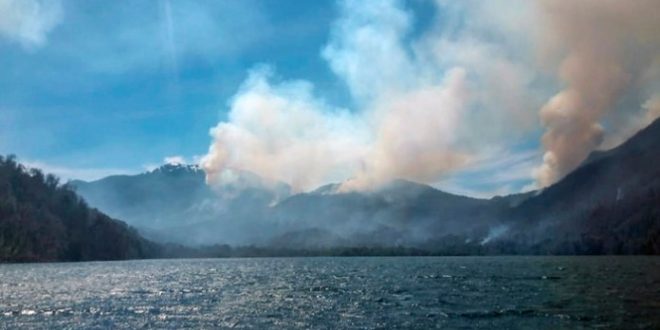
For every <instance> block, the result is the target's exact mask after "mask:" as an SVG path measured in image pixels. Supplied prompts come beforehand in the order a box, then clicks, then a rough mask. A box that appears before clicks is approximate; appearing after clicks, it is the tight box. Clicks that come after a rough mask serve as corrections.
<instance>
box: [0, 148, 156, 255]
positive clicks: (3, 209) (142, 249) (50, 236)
mask: <svg viewBox="0 0 660 330" xmlns="http://www.w3.org/2000/svg"><path fill="white" fill-rule="evenodd" d="M157 249H158V248H157V246H156V245H155V244H154V243H151V242H149V241H147V240H145V239H143V238H142V237H140V236H139V235H138V234H137V232H136V231H135V230H133V229H132V228H130V227H129V226H128V225H126V224H125V223H123V222H121V221H117V220H114V219H112V218H110V217H108V216H107V215H105V214H103V213H101V212H99V211H97V210H96V209H92V208H90V207H88V206H87V203H86V202H85V201H84V200H83V199H82V198H80V197H78V195H77V194H76V193H75V192H74V191H73V190H72V189H71V188H70V187H69V186H68V185H61V184H59V181H58V179H57V178H56V177H55V176H53V175H50V174H49V175H44V174H43V173H42V172H41V171H40V170H38V169H30V170H28V169H26V168H25V167H23V166H22V165H20V164H19V163H17V162H16V161H15V159H14V157H12V156H9V157H6V158H4V157H1V156H0V261H82V260H117V259H133V258H146V257H153V256H155V255H156V253H157Z"/></svg>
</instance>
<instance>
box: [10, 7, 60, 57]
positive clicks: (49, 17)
mask: <svg viewBox="0 0 660 330" xmlns="http://www.w3.org/2000/svg"><path fill="white" fill-rule="evenodd" d="M61 20H62V6H61V3H60V1H58V0H49V1H42V0H0V36H3V37H5V38H8V39H10V40H12V41H15V42H18V43H20V44H21V45H22V46H23V47H25V48H34V47H40V46H43V45H44V44H45V43H46V39H47V35H48V33H49V32H50V31H51V30H52V29H53V28H55V26H57V25H58V24H59V23H60V21H61Z"/></svg>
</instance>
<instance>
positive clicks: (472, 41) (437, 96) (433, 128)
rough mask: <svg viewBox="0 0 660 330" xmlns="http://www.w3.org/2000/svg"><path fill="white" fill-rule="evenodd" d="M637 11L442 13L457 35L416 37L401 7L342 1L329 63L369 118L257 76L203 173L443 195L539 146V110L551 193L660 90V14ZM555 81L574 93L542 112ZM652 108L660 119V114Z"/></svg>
mask: <svg viewBox="0 0 660 330" xmlns="http://www.w3.org/2000/svg"><path fill="white" fill-rule="evenodd" d="M629 3H630V2H623V1H621V2H617V1H603V2H602V4H601V2H599V1H591V0H587V1H582V2H579V3H576V4H575V6H574V7H573V2H571V3H568V2H554V1H543V2H539V3H531V2H518V3H517V4H518V5H517V6H511V5H510V3H509V2H508V1H488V2H478V1H466V2H461V3H459V4H457V3H455V2H446V1H440V0H439V1H437V8H438V17H454V19H456V20H457V22H446V21H443V20H440V19H438V20H436V21H435V22H433V24H431V28H430V29H428V30H427V31H422V33H421V34H419V33H418V34H416V36H414V37H413V36H412V35H411V33H412V30H413V27H414V26H415V23H416V22H415V18H414V17H413V16H412V14H411V12H409V11H407V10H406V9H405V8H404V6H403V2H401V1H396V0H389V1H378V2H373V1H370V2H367V1H356V0H346V1H341V2H340V17H339V18H338V19H337V20H336V21H335V23H334V24H333V26H332V29H331V33H330V40H329V41H328V44H327V45H326V46H325V47H324V48H323V50H322V52H321V56H322V57H323V58H324V59H325V60H326V61H327V62H328V64H329V67H330V69H331V70H332V71H333V72H334V73H335V74H336V75H337V77H338V78H340V79H341V80H342V81H344V82H345V83H346V86H347V87H348V89H349V92H350V94H351V96H352V97H353V101H354V104H357V108H356V109H354V110H352V111H348V110H345V109H338V108H336V107H333V106H331V105H328V104H327V103H326V102H324V101H323V100H322V99H320V98H318V97H317V96H316V95H314V91H313V85H312V83H310V82H305V81H278V80H277V79H273V76H272V74H270V73H268V72H267V70H266V71H264V70H263V69H257V70H255V71H253V72H252V73H251V75H250V77H249V78H248V79H247V81H246V82H245V83H244V84H243V86H242V87H241V88H240V90H239V91H238V93H237V94H236V95H235V97H234V98H233V100H232V101H231V103H230V104H229V106H230V109H229V115H228V118H227V120H226V121H223V122H220V123H219V124H218V125H217V126H216V127H215V128H214V129H213V130H212V136H213V143H212V145H211V147H210V149H209V153H208V154H207V155H206V156H205V157H204V158H203V160H202V165H203V167H204V168H205V170H206V171H207V174H208V178H209V180H210V181H214V178H218V177H220V176H221V173H222V172H223V171H227V170H232V169H237V170H247V171H250V172H254V173H256V174H258V175H260V176H263V177H265V178H269V179H271V180H279V181H284V182H286V183H289V184H291V185H292V186H293V187H294V189H295V190H308V189H313V188H315V187H317V186H319V185H321V184H324V183H328V182H336V181H342V182H344V184H343V186H342V188H343V189H349V190H350V189H369V188H373V187H377V186H379V185H381V184H383V183H386V182H388V181H390V180H393V179H398V178H403V179H409V180H413V181H418V182H424V183H434V182H441V181H442V180H443V178H446V176H447V175H451V174H452V173H455V172H456V171H459V170H461V169H465V168H469V166H470V164H472V163H474V162H475V161H478V160H479V159H483V158H484V157H483V155H484V153H487V152H489V151H491V150H494V149H496V148H502V147H503V146H506V145H507V144H509V145H511V144H515V143H519V140H520V139H521V138H524V137H529V136H530V133H533V132H535V130H538V129H539V128H540V127H539V126H538V121H537V118H538V116H539V111H538V109H541V110H540V116H541V121H542V125H543V127H544V128H545V129H546V132H545V135H544V136H543V141H542V143H543V145H544V147H545V149H546V152H545V155H544V157H543V160H544V162H543V165H542V166H541V167H539V168H537V169H536V170H535V171H534V173H535V174H534V177H535V178H536V179H537V181H538V184H539V185H540V186H545V185H548V184H550V183H552V182H554V181H556V180H557V179H559V178H560V177H561V176H563V175H564V174H566V173H567V172H568V171H570V170H572V169H573V168H575V167H576V166H577V165H578V164H579V163H580V162H581V161H582V160H583V159H584V158H585V157H586V156H587V155H588V153H589V152H590V151H591V150H593V149H594V148H596V147H597V146H598V145H599V144H600V143H601V141H602V139H603V132H604V129H603V127H601V124H600V121H601V120H602V119H603V118H604V117H605V116H606V115H607V114H608V113H609V112H611V111H613V110H612V109H614V108H616V106H617V102H618V101H619V100H620V99H621V97H622V96H623V95H624V94H627V93H628V91H629V89H632V88H635V87H639V88H640V90H644V91H647V93H646V94H647V95H646V97H647V98H648V97H649V95H651V94H652V93H653V92H654V91H655V90H653V88H649V86H651V84H649V82H657V76H658V72H660V70H658V68H657V66H658V63H660V61H658V60H657V55H655V54H658V52H657V35H656V33H655V32H656V31H658V29H655V28H654V25H655V24H656V23H655V22H654V20H653V19H652V18H653V14H652V13H654V12H657V11H654V10H650V9H654V8H650V7H657V5H656V4H654V3H653V2H652V1H644V0H642V1H639V2H635V3H634V5H629ZM656 3H657V2H656ZM630 7H634V8H630ZM645 9H646V10H647V12H645V13H640V11H645ZM616 12H621V13H622V14H621V15H614V13H616ZM634 18H637V19H638V21H633V19H634ZM512 20H513V21H515V22H517V23H520V22H526V23H527V24H529V25H530V28H529V29H520V28H519V24H512ZM652 21H653V22H652ZM629 36H633V37H632V38H628V37H629ZM649 54H650V55H649ZM539 64H541V66H539ZM555 69H556V71H553V70H555ZM544 70H546V71H544ZM553 72H557V73H556V74H554V73H553ZM548 73H550V75H548ZM555 75H556V77H557V79H558V80H560V83H561V84H562V85H563V87H564V90H563V91H561V92H560V93H558V94H557V95H555V96H554V97H552V98H551V99H550V101H547V103H546V104H545V105H543V103H544V102H545V100H547V96H548V94H550V92H549V90H550V89H551V88H553V87H554V83H552V82H551V83H548V79H549V78H551V77H552V76H555ZM642 87H644V88H642ZM646 108H648V109H649V110H648V111H647V112H648V113H649V116H650V117H653V114H654V113H655V111H656V110H654V109H656V108H657V106H656V103H654V102H653V100H649V101H648V103H647V105H646ZM637 109H641V104H639V106H638V107H637ZM645 118H646V117H645ZM644 120H645V121H648V119H644ZM640 122H641V120H640ZM615 126H616V125H615ZM638 126H640V125H639V124H638V125H636V126H635V127H638ZM611 128H612V129H618V130H622V129H621V128H620V127H611ZM532 135H533V134H532ZM530 172H531V171H530ZM531 177H532V173H530V179H531Z"/></svg>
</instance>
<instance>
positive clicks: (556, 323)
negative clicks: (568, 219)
mask: <svg viewBox="0 0 660 330" xmlns="http://www.w3.org/2000/svg"><path fill="white" fill-rule="evenodd" d="M0 279H1V280H0V282H1V283H0V327H1V328H6V329H14V328H19V327H20V328H131V329H133V328H143V327H147V328H149V327H152V328H186V327H188V328H241V329H242V328H258V329H264V328H285V329H292V328H301V329H304V328H318V329H336V328H347V329H348V328H354V329H383V328H419V329H428V328H452V329H472V328H502V329H504V328H506V329H561V328H566V329H575V328H578V329H579V328H617V329H624V328H625V329H637V328H642V329H643V328H648V329H658V328H660V258H658V257H438V258H275V259H214V260H147V261H124V262H92V263H60V264H11V265H0Z"/></svg>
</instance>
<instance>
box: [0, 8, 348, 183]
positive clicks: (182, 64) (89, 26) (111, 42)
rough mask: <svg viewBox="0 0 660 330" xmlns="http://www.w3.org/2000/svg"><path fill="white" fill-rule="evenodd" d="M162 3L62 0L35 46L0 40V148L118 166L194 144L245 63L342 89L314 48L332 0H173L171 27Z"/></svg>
mask: <svg viewBox="0 0 660 330" xmlns="http://www.w3.org/2000/svg"><path fill="white" fill-rule="evenodd" d="M165 3H166V2H164V1H160V2H159V1H142V2H137V1H128V2H124V1H118V2H114V1H113V2H108V1H64V2H62V5H61V7H62V8H61V11H62V14H61V16H62V17H61V20H60V21H59V23H58V24H57V25H56V26H55V27H54V28H53V29H52V30H50V31H49V32H47V33H46V36H45V38H46V39H47V40H46V41H44V42H43V44H42V45H30V44H28V45H26V46H24V45H22V44H21V43H20V42H17V41H15V40H8V39H7V38H4V39H0V63H1V66H2V67H3V73H2V74H0V90H1V91H2V94H1V95H0V109H2V123H1V125H2V129H3V136H2V140H0V151H1V152H3V153H9V152H12V153H16V154H18V155H19V156H20V158H21V159H26V160H39V161H42V162H45V163H52V164H57V165H58V166H62V167H79V168H85V167H91V168H113V169H126V170H141V167H142V166H143V165H145V164H152V163H159V162H161V161H162V159H163V157H165V156H169V155H171V154H181V155H185V156H188V157H190V156H192V155H200V154H203V153H205V151H206V149H207V148H208V144H209V136H208V129H209V128H210V127H211V126H213V125H214V124H215V123H216V122H217V121H218V119H220V118H222V117H223V116H224V115H225V113H224V111H223V110H224V109H223V108H225V103H226V102H227V99H228V98H229V97H230V96H231V95H232V94H233V93H234V92H235V91H236V90H237V88H238V86H239V85H240V83H241V81H242V80H243V79H244V78H245V76H246V74H247V70H248V69H249V68H250V67H252V66H253V65H255V63H262V62H265V63H271V64H272V65H274V66H277V68H278V70H279V72H280V73H281V74H282V75H287V76H292V77H297V76H305V77H312V79H314V80H315V81H316V82H317V83H319V84H320V85H323V86H327V88H326V89H328V90H332V91H331V92H329V93H328V96H327V97H335V98H338V99H341V98H342V97H343V96H342V93H343V91H342V90H341V86H340V85H339V84H337V82H336V81H334V80H333V78H332V77H331V75H330V73H329V71H328V69H327V67H326V66H325V65H323V63H322V60H321V59H320V57H319V56H318V52H319V49H320V48H321V46H322V45H323V43H324V42H325V38H326V34H327V29H328V25H329V23H330V20H331V18H332V16H333V15H332V13H333V12H334V11H335V6H334V5H333V3H331V2H321V1H319V2H314V6H307V7H305V2H303V3H301V2H299V1H279V2H278V3H277V5H276V4H275V3H274V2H270V1H263V2H257V1H186V2H173V3H172V4H170V5H169V6H170V8H171V9H170V15H171V17H172V27H171V30H170V31H171V35H168V33H169V32H170V31H168V28H167V20H166V18H165V17H166V14H165V10H164V8H163V7H164V4H165ZM184 5H185V6H184ZM177 6H179V7H181V8H179V7H177ZM292 17H294V18H295V19H291V18H292ZM170 38H171V39H170Z"/></svg>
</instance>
